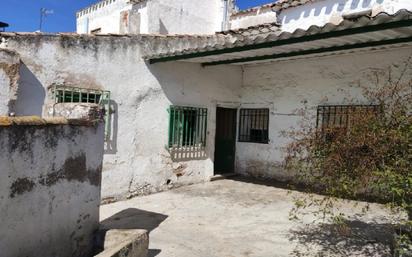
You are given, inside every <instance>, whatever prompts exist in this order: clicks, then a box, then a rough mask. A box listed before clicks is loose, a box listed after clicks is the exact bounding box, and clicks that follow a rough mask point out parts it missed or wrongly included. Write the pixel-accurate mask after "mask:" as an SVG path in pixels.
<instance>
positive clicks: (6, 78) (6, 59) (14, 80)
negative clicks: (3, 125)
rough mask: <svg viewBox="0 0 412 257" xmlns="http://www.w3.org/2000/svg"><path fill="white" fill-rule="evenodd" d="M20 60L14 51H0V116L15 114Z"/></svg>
mask: <svg viewBox="0 0 412 257" xmlns="http://www.w3.org/2000/svg"><path fill="white" fill-rule="evenodd" d="M19 73H20V58H19V55H18V54H17V53H16V52H14V51H6V50H2V49H0V115H5V116H7V115H9V114H10V113H12V112H15V107H16V101H17V95H18V92H17V90H18V81H19V78H20V75H19Z"/></svg>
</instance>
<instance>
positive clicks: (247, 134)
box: [239, 109, 269, 144]
mask: <svg viewBox="0 0 412 257" xmlns="http://www.w3.org/2000/svg"><path fill="white" fill-rule="evenodd" d="M239 115H240V117H239V123H240V124H239V142H249V143H261V144H268V143H269V109H240V114H239Z"/></svg>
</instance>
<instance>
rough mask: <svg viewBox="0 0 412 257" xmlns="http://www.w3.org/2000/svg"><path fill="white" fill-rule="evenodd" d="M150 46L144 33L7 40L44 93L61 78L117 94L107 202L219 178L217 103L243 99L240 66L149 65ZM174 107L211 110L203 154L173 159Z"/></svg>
mask: <svg viewBox="0 0 412 257" xmlns="http://www.w3.org/2000/svg"><path fill="white" fill-rule="evenodd" d="M144 44H145V42H144V41H142V39H141V38H140V37H138V36H136V37H114V36H113V37H106V36H98V37H90V36H72V37H70V36H16V37H11V38H8V40H7V46H8V48H9V49H15V50H16V51H17V52H19V54H20V55H21V58H22V61H23V62H24V63H25V64H26V66H27V70H29V71H30V72H31V73H32V74H33V77H34V78H35V80H37V81H38V82H39V85H41V89H40V91H43V90H44V91H45V92H47V88H48V87H49V86H50V85H52V84H53V83H59V84H65V85H73V86H76V87H90V88H98V89H103V90H109V91H111V103H110V106H111V115H110V117H111V118H110V119H111V133H110V138H109V140H107V142H106V144H105V156H104V164H103V173H102V197H103V198H104V199H105V200H107V201H111V200H116V199H122V198H127V197H132V196H135V195H142V194H148V193H153V192H157V191H162V190H166V189H169V188H173V187H176V186H181V185H187V184H192V183H198V182H203V181H208V180H209V179H210V177H211V176H213V175H214V171H213V158H214V144H215V142H214V133H215V132H214V131H215V113H216V106H217V105H222V104H225V103H226V102H238V101H239V95H238V89H239V87H240V84H241V69H240V68H239V67H230V66H227V67H210V68H203V67H201V65H199V64H190V63H174V62H172V63H164V64H156V65H148V64H147V63H145V62H144V61H143V60H142V59H141V57H140V51H141V50H140V48H141V47H142V46H144ZM45 98H46V99H45V100H44V101H42V102H41V105H44V106H49V104H47V102H48V101H49V96H48V95H46V97H45ZM170 105H182V106H196V107H206V108H208V120H207V124H208V131H207V142H206V143H207V147H206V149H205V150H204V151H202V153H201V154H202V155H201V156H202V157H201V158H189V156H187V158H179V159H173V160H172V156H171V153H170V152H169V150H168V149H167V147H166V146H167V144H168V122H169V114H168V111H167V110H168V108H169V107H170ZM44 106H43V107H44ZM26 110H30V107H27V108H26ZM47 110H50V109H47ZM56 110H57V108H56ZM48 113H49V112H48V111H44V112H43V114H44V115H48ZM189 154H192V153H189ZM193 154H196V153H193Z"/></svg>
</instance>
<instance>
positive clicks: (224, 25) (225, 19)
mask: <svg viewBox="0 0 412 257" xmlns="http://www.w3.org/2000/svg"><path fill="white" fill-rule="evenodd" d="M228 15H229V0H223V22H222V28H221V30H222V31H224V30H226V29H227V23H228Z"/></svg>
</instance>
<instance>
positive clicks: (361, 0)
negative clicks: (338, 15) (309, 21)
mask: <svg viewBox="0 0 412 257" xmlns="http://www.w3.org/2000/svg"><path fill="white" fill-rule="evenodd" d="M383 1H384V0H351V1H343V2H342V0H333V1H321V2H317V3H315V4H312V6H313V7H312V8H307V7H301V8H300V9H301V10H302V11H301V12H299V11H293V9H292V11H291V12H290V13H289V12H287V14H285V16H284V23H289V22H290V21H292V20H298V19H300V18H301V17H304V18H308V17H309V16H310V15H311V13H314V16H315V17H317V16H320V15H329V14H331V13H332V12H333V11H335V12H342V11H343V9H344V7H345V5H346V4H350V9H351V10H355V9H358V8H370V7H372V6H371V4H372V3H377V4H381V3H383ZM335 6H336V8H335ZM300 9H296V10H300Z"/></svg>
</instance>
